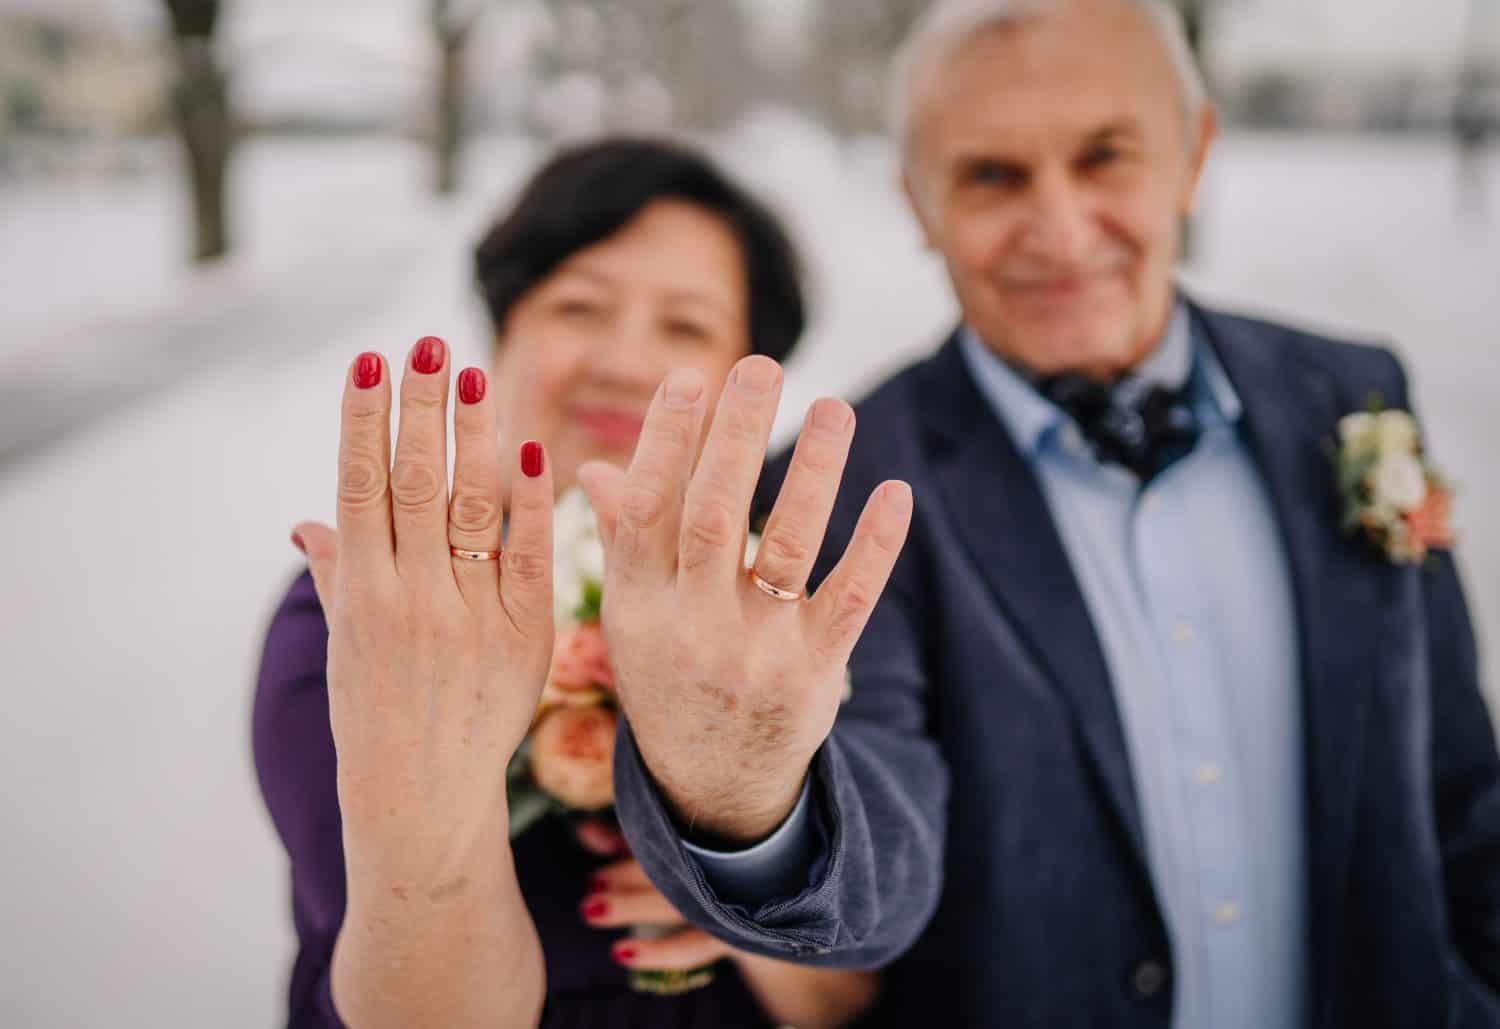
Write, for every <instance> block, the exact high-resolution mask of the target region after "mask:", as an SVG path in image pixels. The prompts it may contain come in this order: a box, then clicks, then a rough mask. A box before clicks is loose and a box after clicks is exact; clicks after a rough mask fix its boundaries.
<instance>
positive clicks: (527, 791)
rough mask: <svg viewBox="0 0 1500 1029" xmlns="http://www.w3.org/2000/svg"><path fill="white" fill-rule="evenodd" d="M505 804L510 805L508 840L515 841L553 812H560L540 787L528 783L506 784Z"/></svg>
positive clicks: (554, 802)
mask: <svg viewBox="0 0 1500 1029" xmlns="http://www.w3.org/2000/svg"><path fill="white" fill-rule="evenodd" d="M505 802H506V803H507V804H509V805H510V838H511V839H515V838H516V837H518V836H520V835H521V834H522V833H524V832H525V831H526V830H527V829H530V828H531V827H532V826H533V825H535V824H536V823H538V822H540V821H541V820H542V819H543V818H546V817H547V816H548V815H550V814H551V813H552V812H553V811H560V810H562V808H561V805H559V804H558V803H557V801H555V800H553V799H552V798H551V797H550V796H549V795H548V794H547V793H546V792H544V791H543V790H542V788H541V787H539V786H536V785H533V784H532V783H530V782H515V783H507V784H506V787H505Z"/></svg>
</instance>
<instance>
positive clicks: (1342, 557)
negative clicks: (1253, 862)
mask: <svg viewBox="0 0 1500 1029" xmlns="http://www.w3.org/2000/svg"><path fill="white" fill-rule="evenodd" d="M1194 314H1195V316H1196V317H1197V318H1198V319H1199V324H1200V326H1201V327H1202V328H1203V330H1204V332H1205V334H1206V335H1207V338H1208V339H1209V341H1210V343H1211V345H1212V346H1213V348H1214V351H1215V353H1216V354H1217V355H1218V357H1219V360H1220V362H1221V363H1222V364H1223V366H1224V369H1225V372H1226V373H1227V374H1228V376H1229V378H1230V381H1231V382H1232V383H1233V384H1234V387H1235V390H1236V391H1237V392H1238V393H1239V395H1240V398H1241V400H1242V402H1243V404H1244V408H1245V423H1244V429H1245V433H1246V437H1247V440H1248V443H1249V446H1250V449H1251V451H1252V453H1253V455H1254V457H1255V460H1256V462H1257V464H1258V465H1259V468H1260V472H1261V476H1262V479H1263V480H1264V482H1265V483H1266V486H1267V489H1268V491H1269V493H1270V495H1271V500H1272V504H1273V507H1274V509H1275V511H1276V517H1277V520H1278V522H1279V523H1280V528H1281V535H1282V539H1283V542H1284V544H1285V546H1286V552H1287V556H1288V559H1289V561H1290V564H1291V572H1292V582H1293V585H1294V589H1295V591H1296V594H1297V598H1296V599H1297V614H1298V623H1299V627H1300V630H1301V632H1300V637H1301V665H1302V680H1303V715H1304V730H1303V732H1304V746H1305V754H1306V759H1305V768H1306V775H1307V780H1308V781H1307V794H1306V796H1307V811H1306V815H1307V822H1308V833H1307V840H1308V849H1309V854H1308V859H1309V860H1308V868H1309V871H1310V876H1309V886H1310V896H1309V901H1310V904H1311V914H1312V923H1313V924H1312V932H1313V938H1312V944H1313V946H1312V953H1313V954H1314V955H1316V956H1317V960H1318V962H1319V972H1320V974H1319V975H1318V977H1317V978H1315V979H1314V984H1315V986H1322V987H1323V989H1322V990H1321V991H1320V995H1319V997H1318V1000H1319V1014H1320V1015H1321V1016H1322V1017H1324V1018H1327V1017H1330V1016H1331V1015H1332V1012H1331V1011H1330V1010H1329V1009H1328V1008H1327V1007H1326V1005H1327V1004H1330V1003H1336V999H1335V996H1334V995H1335V994H1336V992H1337V991H1336V989H1334V988H1333V987H1334V982H1333V979H1332V977H1333V976H1334V975H1335V974H1336V970H1337V968H1338V966H1339V962H1340V960H1341V954H1340V949H1341V946H1342V940H1343V933H1342V931H1341V925H1342V922H1343V906H1344V902H1345V894H1346V890H1347V881H1348V870H1349V859H1350V847H1351V845H1352V834H1353V829H1354V820H1355V803H1356V799H1357V798H1356V794H1357V786H1358V781H1359V766H1360V760H1361V757H1362V754H1361V750H1362V745H1363V740H1364V717H1365V708H1366V702H1367V700H1368V697H1369V691H1370V688H1371V685H1372V684H1373V683H1374V682H1375V680H1376V678H1377V676H1378V674H1379V666H1378V661H1377V658H1376V654H1377V653H1378V649H1379V648H1378V640H1376V639H1373V638H1372V634H1371V630H1370V628H1369V627H1370V626H1372V625H1378V624H1379V622H1378V621H1377V620H1376V619H1377V617H1378V607H1379V602H1380V590H1379V585H1380V578H1379V576H1378V574H1376V571H1377V570H1376V569H1374V568H1372V567H1371V559H1370V558H1369V557H1368V556H1366V555H1364V554H1362V553H1361V552H1360V551H1359V549H1358V548H1357V547H1355V546H1353V545H1351V543H1350V541H1348V540H1347V539H1345V538H1343V537H1342V535H1341V531H1340V528H1339V519H1340V511H1339V507H1338V497H1337V491H1336V490H1335V488H1334V484H1333V482H1334V469H1333V466H1332V463H1331V462H1330V460H1329V458H1328V457H1327V454H1326V450H1325V442H1326V440H1328V439H1330V438H1331V437H1332V436H1333V434H1334V432H1335V431H1336V425H1337V420H1338V417H1339V415H1340V414H1341V413H1342V409H1341V406H1340V404H1339V399H1338V394H1337V392H1336V389H1335V384H1334V382H1333V380H1332V377H1331V376H1330V375H1329V373H1328V372H1327V371H1325V370H1324V369H1323V368H1322V366H1321V365H1317V364H1315V363H1313V362H1312V361H1311V360H1309V359H1308V358H1306V357H1305V356H1303V355H1302V354H1301V353H1299V352H1298V351H1296V350H1295V349H1293V348H1292V347H1290V346H1288V345H1287V341H1286V340H1285V338H1284V337H1283V336H1281V335H1278V334H1277V332H1276V330H1274V329H1270V328H1267V327H1265V326H1259V325H1253V324H1251V323H1248V322H1244V321H1241V320H1238V319H1233V318H1228V317H1224V316H1220V315H1215V314H1213V313H1211V312H1206V311H1204V310H1202V309H1199V308H1194Z"/></svg>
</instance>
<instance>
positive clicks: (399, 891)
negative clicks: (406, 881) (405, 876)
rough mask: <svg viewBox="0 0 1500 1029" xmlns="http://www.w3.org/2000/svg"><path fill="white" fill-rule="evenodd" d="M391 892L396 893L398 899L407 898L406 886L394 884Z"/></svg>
mask: <svg viewBox="0 0 1500 1029" xmlns="http://www.w3.org/2000/svg"><path fill="white" fill-rule="evenodd" d="M391 892H392V893H394V894H395V895H396V899H397V900H405V899H406V887H405V886H392V887H391Z"/></svg>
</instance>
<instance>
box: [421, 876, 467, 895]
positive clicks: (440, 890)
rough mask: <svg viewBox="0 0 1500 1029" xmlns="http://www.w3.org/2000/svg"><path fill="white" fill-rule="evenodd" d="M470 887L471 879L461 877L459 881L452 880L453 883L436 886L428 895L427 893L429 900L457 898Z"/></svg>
mask: <svg viewBox="0 0 1500 1029" xmlns="http://www.w3.org/2000/svg"><path fill="white" fill-rule="evenodd" d="M468 885H469V879H468V877H467V876H462V875H461V876H459V877H458V878H457V879H454V880H452V881H451V882H446V883H443V884H441V885H439V886H436V887H434V888H433V889H431V890H429V891H428V893H427V899H428V900H442V899H443V898H444V897H452V896H455V895H456V894H459V893H462V892H463V891H464V890H465V888H467V887H468Z"/></svg>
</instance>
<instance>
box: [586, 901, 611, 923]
mask: <svg viewBox="0 0 1500 1029" xmlns="http://www.w3.org/2000/svg"><path fill="white" fill-rule="evenodd" d="M608 910H609V905H608V904H607V903H605V902H604V901H602V900H586V901H584V902H583V917H584V918H588V919H595V918H603V917H604V913H605V912H606V911H608Z"/></svg>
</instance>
